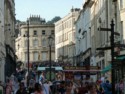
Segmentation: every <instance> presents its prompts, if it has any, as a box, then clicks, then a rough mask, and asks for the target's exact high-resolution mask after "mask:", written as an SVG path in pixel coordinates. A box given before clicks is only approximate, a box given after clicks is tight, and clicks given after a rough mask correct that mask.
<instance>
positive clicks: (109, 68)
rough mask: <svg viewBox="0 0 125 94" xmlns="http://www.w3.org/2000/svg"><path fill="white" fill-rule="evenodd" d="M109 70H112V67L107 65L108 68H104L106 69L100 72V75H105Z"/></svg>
mask: <svg viewBox="0 0 125 94" xmlns="http://www.w3.org/2000/svg"><path fill="white" fill-rule="evenodd" d="M111 68H112V65H111V64H109V65H108V66H106V67H105V68H104V69H103V70H102V71H101V73H106V72H108V71H110V70H111Z"/></svg>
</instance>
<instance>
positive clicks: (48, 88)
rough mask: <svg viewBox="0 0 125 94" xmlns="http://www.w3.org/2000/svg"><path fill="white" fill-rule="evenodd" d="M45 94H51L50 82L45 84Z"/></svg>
mask: <svg viewBox="0 0 125 94" xmlns="http://www.w3.org/2000/svg"><path fill="white" fill-rule="evenodd" d="M43 91H44V94H51V89H50V85H49V82H48V81H45V82H44V84H43Z"/></svg>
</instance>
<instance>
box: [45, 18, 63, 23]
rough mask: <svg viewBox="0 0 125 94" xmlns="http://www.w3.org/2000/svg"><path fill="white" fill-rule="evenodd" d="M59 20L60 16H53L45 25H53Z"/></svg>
mask: <svg viewBox="0 0 125 94" xmlns="http://www.w3.org/2000/svg"><path fill="white" fill-rule="evenodd" d="M60 19H61V17H60V16H55V17H54V18H53V19H52V20H50V21H48V22H47V24H54V23H55V22H57V21H59V20H60Z"/></svg>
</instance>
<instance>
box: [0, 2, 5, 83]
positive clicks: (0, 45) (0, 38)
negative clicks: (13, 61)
mask: <svg viewBox="0 0 125 94" xmlns="http://www.w3.org/2000/svg"><path fill="white" fill-rule="evenodd" d="M4 37H5V36H4V0H0V81H4V65H5V56H6V53H5V45H4V40H5V38H4Z"/></svg>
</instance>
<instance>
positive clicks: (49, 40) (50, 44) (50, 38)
mask: <svg viewBox="0 0 125 94" xmlns="http://www.w3.org/2000/svg"><path fill="white" fill-rule="evenodd" d="M52 40H53V37H52V36H49V37H48V44H49V72H50V73H49V80H50V81H51V80H52V79H51V78H52V77H51V72H52V68H51V67H52V65H51V63H52V62H51V46H52Z"/></svg>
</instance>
